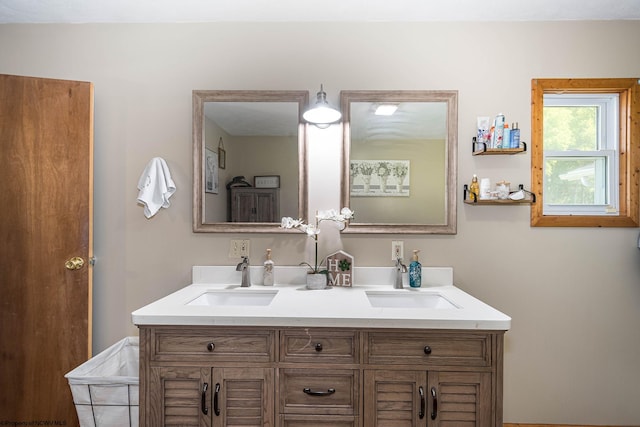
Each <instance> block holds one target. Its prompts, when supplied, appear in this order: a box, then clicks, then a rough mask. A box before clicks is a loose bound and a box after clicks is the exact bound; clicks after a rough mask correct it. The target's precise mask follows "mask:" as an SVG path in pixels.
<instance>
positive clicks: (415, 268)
mask: <svg viewBox="0 0 640 427" xmlns="http://www.w3.org/2000/svg"><path fill="white" fill-rule="evenodd" d="M418 252H420V251H419V250H417V249H414V250H413V257H412V258H411V264H409V286H411V287H412V288H419V287H420V285H421V284H422V264H420V261H418Z"/></svg>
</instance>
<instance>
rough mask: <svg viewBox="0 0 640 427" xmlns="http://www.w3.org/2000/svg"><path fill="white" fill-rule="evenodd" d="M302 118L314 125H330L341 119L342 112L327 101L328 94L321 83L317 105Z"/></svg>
mask: <svg viewBox="0 0 640 427" xmlns="http://www.w3.org/2000/svg"><path fill="white" fill-rule="evenodd" d="M302 118H304V119H305V120H306V121H307V122H309V123H312V124H314V125H329V124H331V123H335V122H337V121H338V120H340V119H341V118H342V114H341V113H340V111H338V110H336V109H335V108H333V107H331V105H330V104H329V103H328V102H327V94H326V93H325V91H324V90H323V88H322V85H320V92H318V95H317V99H316V103H315V105H314V106H313V107H311V108H309V109H308V110H307V111H305V112H304V114H303V115H302Z"/></svg>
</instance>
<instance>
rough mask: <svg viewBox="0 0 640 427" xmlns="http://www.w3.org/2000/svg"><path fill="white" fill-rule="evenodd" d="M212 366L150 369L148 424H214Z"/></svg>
mask: <svg viewBox="0 0 640 427" xmlns="http://www.w3.org/2000/svg"><path fill="white" fill-rule="evenodd" d="M210 387H211V368H150V378H149V390H150V393H149V399H148V401H147V407H146V408H141V410H146V414H145V415H146V425H147V426H154V427H155V426H157V427H161V426H167V427H168V426H182V427H188V426H195V427H210V426H211V408H210V407H209V403H208V402H209V399H210V396H211V392H210V390H209V389H210Z"/></svg>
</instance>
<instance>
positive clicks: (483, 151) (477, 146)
mask: <svg viewBox="0 0 640 427" xmlns="http://www.w3.org/2000/svg"><path fill="white" fill-rule="evenodd" d="M525 151H527V143H526V142H524V141H520V147H518V148H488V147H487V143H486V142H475V139H474V141H473V143H472V144H471V152H472V153H473V155H474V156H488V155H489V156H490V155H499V154H518V153H524V152H525Z"/></svg>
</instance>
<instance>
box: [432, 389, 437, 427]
mask: <svg viewBox="0 0 640 427" xmlns="http://www.w3.org/2000/svg"><path fill="white" fill-rule="evenodd" d="M431 398H432V399H433V411H432V412H431V419H432V420H435V419H436V417H437V416H438V394H437V393H436V388H435V387H431Z"/></svg>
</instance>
